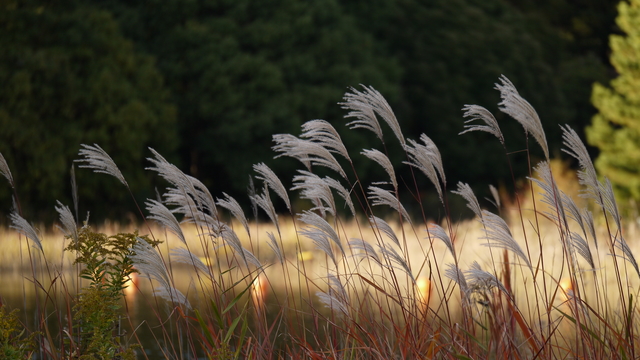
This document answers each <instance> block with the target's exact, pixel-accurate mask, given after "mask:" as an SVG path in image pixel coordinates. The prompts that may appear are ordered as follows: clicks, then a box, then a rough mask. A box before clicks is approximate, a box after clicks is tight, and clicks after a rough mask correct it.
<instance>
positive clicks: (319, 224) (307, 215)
mask: <svg viewBox="0 0 640 360" xmlns="http://www.w3.org/2000/svg"><path fill="white" fill-rule="evenodd" d="M298 218H299V219H300V221H302V222H303V223H305V224H307V225H310V226H313V227H315V229H313V230H312V229H310V228H306V230H305V231H304V232H303V234H304V235H307V234H309V232H319V233H318V234H320V235H321V236H322V237H324V238H325V239H327V240H331V241H333V242H334V243H335V244H336V245H337V246H338V249H340V252H341V253H342V254H344V247H343V246H342V243H341V242H340V237H339V236H338V233H336V231H335V230H334V229H333V227H331V225H330V224H329V223H328V222H327V220H325V219H323V218H322V217H321V216H320V215H318V214H316V213H314V212H311V211H306V210H305V211H303V212H302V214H298ZM307 237H309V236H308V235H307Z"/></svg>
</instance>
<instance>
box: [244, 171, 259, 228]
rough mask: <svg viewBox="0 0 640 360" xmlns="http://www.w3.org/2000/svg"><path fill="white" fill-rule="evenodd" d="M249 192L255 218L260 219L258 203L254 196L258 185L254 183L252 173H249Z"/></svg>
mask: <svg viewBox="0 0 640 360" xmlns="http://www.w3.org/2000/svg"><path fill="white" fill-rule="evenodd" d="M247 194H248V195H249V200H250V202H251V211H253V218H254V219H258V204H257V203H256V200H255V199H254V198H253V197H254V196H256V187H255V184H254V183H253V176H251V175H249V186H247Z"/></svg>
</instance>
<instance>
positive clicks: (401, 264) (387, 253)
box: [378, 244, 416, 285]
mask: <svg viewBox="0 0 640 360" xmlns="http://www.w3.org/2000/svg"><path fill="white" fill-rule="evenodd" d="M378 248H379V249H380V253H382V256H383V257H384V258H385V259H387V260H388V261H389V262H390V263H391V264H396V265H398V266H394V267H393V268H395V269H400V270H402V271H404V272H405V273H406V274H407V275H409V277H410V278H411V281H413V284H414V285H415V283H416V278H415V277H414V276H413V273H412V272H411V268H410V267H409V264H408V263H407V260H406V259H405V258H403V257H402V256H400V254H398V252H397V251H396V250H395V249H394V248H393V247H389V246H387V245H386V244H385V245H384V246H378Z"/></svg>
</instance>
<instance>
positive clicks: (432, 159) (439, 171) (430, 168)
mask: <svg viewBox="0 0 640 360" xmlns="http://www.w3.org/2000/svg"><path fill="white" fill-rule="evenodd" d="M420 140H422V142H423V143H424V145H421V144H419V143H417V142H415V141H413V140H411V139H409V140H408V141H409V145H405V147H404V149H405V151H406V152H407V154H408V156H409V161H405V162H404V163H405V164H408V165H410V166H413V167H415V168H417V169H418V170H420V171H422V172H423V173H424V174H425V175H427V177H428V178H429V180H431V182H432V183H433V185H434V186H435V187H436V190H437V191H438V196H439V197H440V201H441V202H442V203H443V204H444V199H443V197H442V185H441V184H440V180H441V181H442V184H445V185H446V183H447V180H446V178H445V176H444V167H443V166H442V157H441V156H440V151H439V150H438V147H437V146H436V145H435V144H434V143H433V141H431V139H430V138H429V137H428V136H427V135H425V134H422V135H420ZM438 175H439V176H440V180H438Z"/></svg>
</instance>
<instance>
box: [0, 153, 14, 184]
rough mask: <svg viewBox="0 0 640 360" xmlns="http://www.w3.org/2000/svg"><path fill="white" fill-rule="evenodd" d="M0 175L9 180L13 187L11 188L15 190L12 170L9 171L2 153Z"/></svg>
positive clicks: (0, 155)
mask: <svg viewBox="0 0 640 360" xmlns="http://www.w3.org/2000/svg"><path fill="white" fill-rule="evenodd" d="M0 174H2V176H4V177H6V178H7V180H9V185H11V188H15V186H14V184H13V176H12V175H11V170H9V164H7V160H5V159H4V156H2V153H0Z"/></svg>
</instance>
